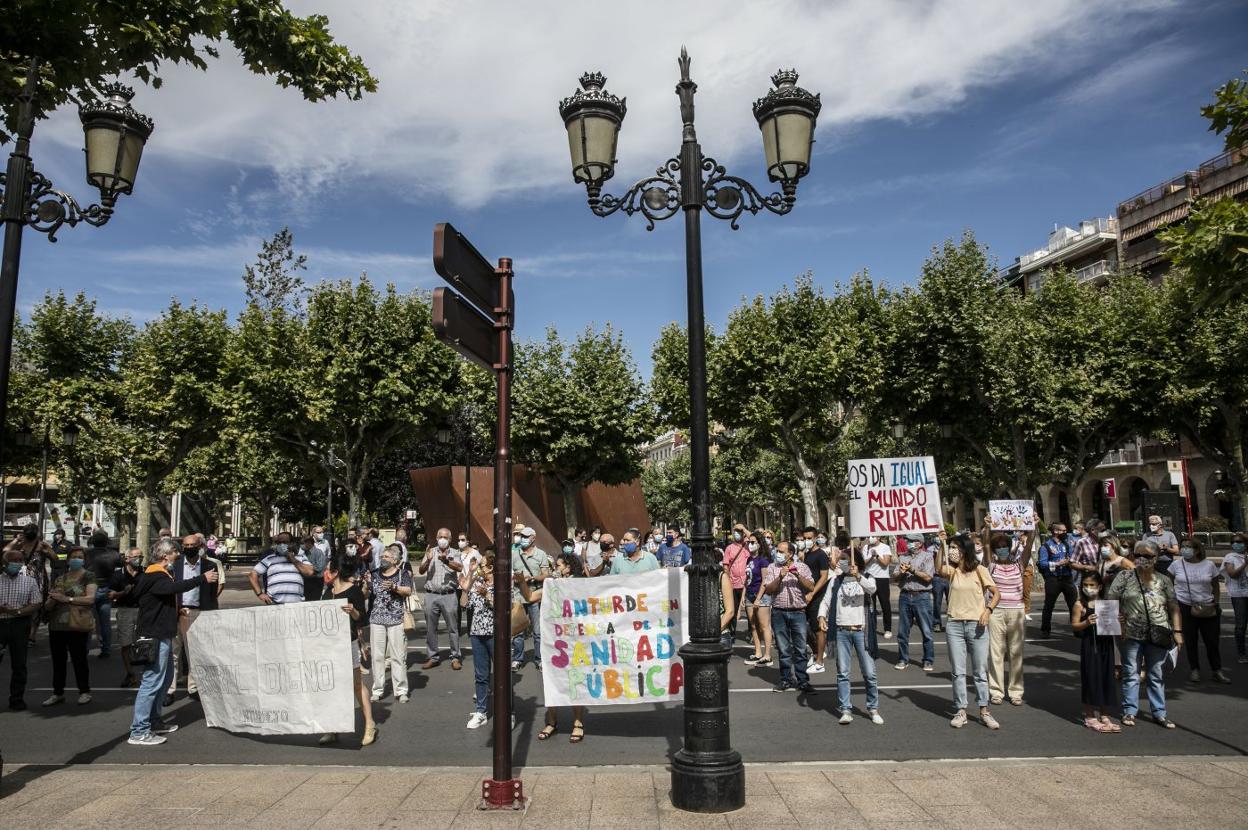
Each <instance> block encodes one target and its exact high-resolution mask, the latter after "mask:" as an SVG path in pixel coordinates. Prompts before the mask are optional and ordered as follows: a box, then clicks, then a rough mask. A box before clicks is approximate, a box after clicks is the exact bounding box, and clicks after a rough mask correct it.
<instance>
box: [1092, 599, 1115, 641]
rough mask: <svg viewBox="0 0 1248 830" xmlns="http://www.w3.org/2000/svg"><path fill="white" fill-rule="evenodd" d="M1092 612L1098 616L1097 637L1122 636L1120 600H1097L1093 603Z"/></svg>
mask: <svg viewBox="0 0 1248 830" xmlns="http://www.w3.org/2000/svg"><path fill="white" fill-rule="evenodd" d="M1092 612H1093V613H1094V614H1096V636H1098V637H1121V636H1122V623H1121V622H1119V621H1118V600H1116V599H1098V600H1095V601H1094V602H1093V603H1092Z"/></svg>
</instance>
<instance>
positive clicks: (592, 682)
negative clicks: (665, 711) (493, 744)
mask: <svg viewBox="0 0 1248 830" xmlns="http://www.w3.org/2000/svg"><path fill="white" fill-rule="evenodd" d="M688 595H689V591H688V577H687V576H686V575H685V573H684V572H683V571H681V570H679V569H677V568H670V569H661V570H657V571H651V572H649V573H643V574H632V575H629V576H600V577H596V578H594V579H548V580H546V581H545V582H544V583H543V587H542V611H541V624H542V686H543V690H544V692H545V698H546V699H545V705H547V706H616V705H621V704H633V703H664V702H667V701H673V700H682V699H683V697H684V695H683V691H682V690H683V688H684V678H685V671H684V665H683V664H682V663H681V659H680V655H679V654H677V649H679V648H680V646H681V645H682V644H683V643H684V642H685V631H686V630H687V625H686V623H687V619H688V615H687V609H686V603H685V598H686V597H687V596H688Z"/></svg>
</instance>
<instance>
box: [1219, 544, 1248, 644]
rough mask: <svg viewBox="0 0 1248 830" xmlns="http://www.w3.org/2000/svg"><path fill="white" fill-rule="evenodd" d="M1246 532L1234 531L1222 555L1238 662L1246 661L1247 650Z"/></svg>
mask: <svg viewBox="0 0 1248 830" xmlns="http://www.w3.org/2000/svg"><path fill="white" fill-rule="evenodd" d="M1246 564H1248V534H1244V533H1236V534H1235V537H1234V539H1232V540H1231V552H1230V553H1228V554H1227V555H1226V556H1224V557H1222V578H1223V579H1225V580H1226V593H1227V594H1229V595H1230V597H1231V608H1232V609H1233V610H1234V611H1235V653H1236V654H1237V655H1238V658H1239V659H1238V662H1240V663H1248V651H1245V650H1244V635H1245V631H1248V572H1246V570H1245V565H1246Z"/></svg>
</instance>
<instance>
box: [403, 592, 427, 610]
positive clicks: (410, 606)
mask: <svg viewBox="0 0 1248 830" xmlns="http://www.w3.org/2000/svg"><path fill="white" fill-rule="evenodd" d="M407 612H408V613H409V614H412V615H416V614H423V613H425V595H424V594H423V593H421V592H420V591H412V592H411V593H410V594H408V595H407Z"/></svg>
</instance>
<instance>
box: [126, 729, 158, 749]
mask: <svg viewBox="0 0 1248 830" xmlns="http://www.w3.org/2000/svg"><path fill="white" fill-rule="evenodd" d="M166 740H167V739H166V738H163V737H161V736H160V735H153V734H152V733H150V732H149V733H147V734H146V735H139V736H138V737H137V738H136V737H135V736H133V735H131V736H130V740H128V741H126V743H128V744H134V745H135V746H160V745H161V744H163V743H164V742H165V741H166Z"/></svg>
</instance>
